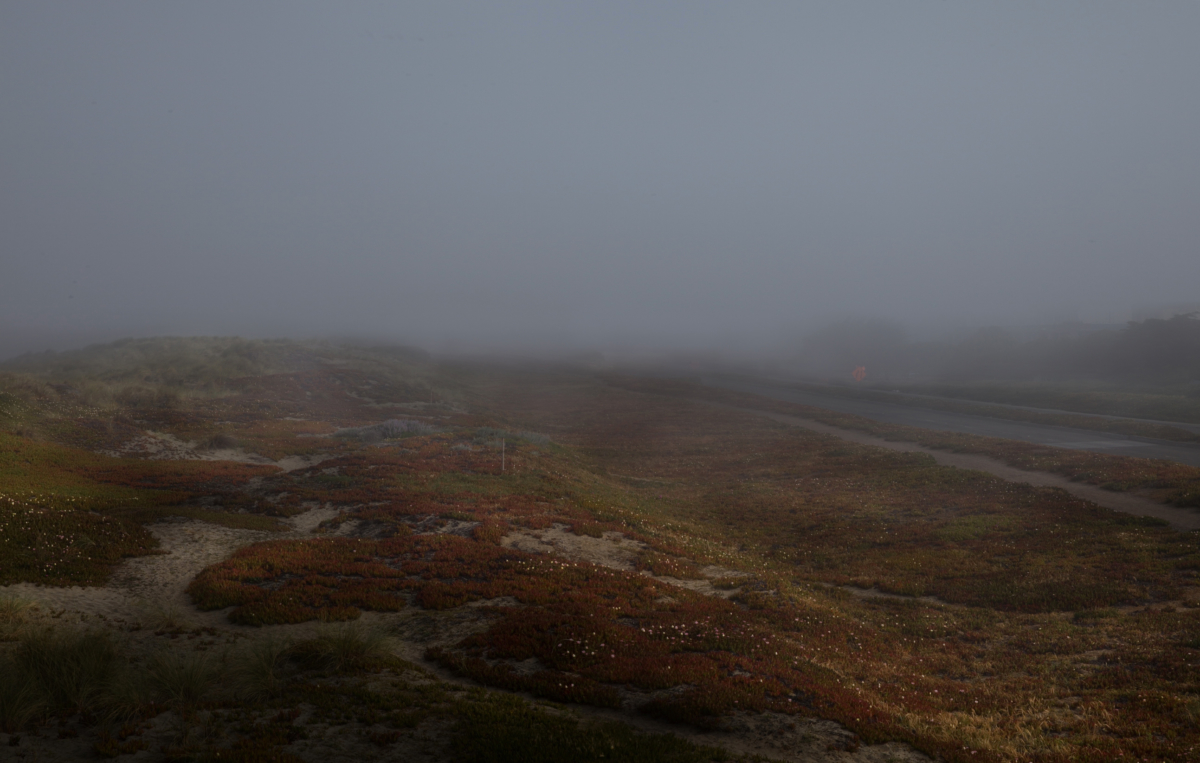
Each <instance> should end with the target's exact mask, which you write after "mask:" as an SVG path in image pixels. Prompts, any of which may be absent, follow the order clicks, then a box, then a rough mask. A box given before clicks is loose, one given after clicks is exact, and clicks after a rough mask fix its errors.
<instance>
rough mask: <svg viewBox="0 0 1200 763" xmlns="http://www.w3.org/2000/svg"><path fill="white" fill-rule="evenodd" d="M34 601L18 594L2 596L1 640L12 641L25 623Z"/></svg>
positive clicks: (0, 614)
mask: <svg viewBox="0 0 1200 763" xmlns="http://www.w3.org/2000/svg"><path fill="white" fill-rule="evenodd" d="M31 609H33V602H31V601H29V600H27V599H22V598H20V597H17V596H8V595H5V596H0V641H12V640H13V639H15V638H16V636H17V634H18V633H19V632H20V629H21V626H23V625H24V624H25V620H26V615H27V613H28V612H29V610H31Z"/></svg>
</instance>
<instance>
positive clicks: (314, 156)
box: [0, 0, 1200, 358]
mask: <svg viewBox="0 0 1200 763" xmlns="http://www.w3.org/2000/svg"><path fill="white" fill-rule="evenodd" d="M1198 33H1200V4H1196V3H1190V2H1177V3H1169V2H1162V3H1154V4H1144V3H1139V4H1132V3H1102V2H1092V1H1089V2H1080V3H1074V2H1056V3H994V4H980V3H969V4H959V3H940V2H939V3H934V2H928V3H902V4H901V3H883V2H874V3H855V2H843V1H840V0H839V1H838V2H825V3H817V2H814V3H716V2H714V3H699V2H696V3H653V2H651V3H647V2H636V3H635V2H630V3H617V2H605V3H589V4H582V3H546V4H538V3H531V4H528V3H491V2H488V3H445V2H431V3H352V4H347V3H328V4H313V3H266V2H262V3H253V4H247V3H240V2H237V3H235V2H205V3H123V2H106V3H84V2H77V3H57V2H6V3H3V4H0V358H4V357H9V356H11V355H15V354H18V353H21V352H25V351H41V350H44V349H47V348H54V349H66V348H69V347H74V346H79V345H82V344H86V343H89V342H96V341H106V340H110V339H114V338H117V337H121V336H130V335H132V336H146V335H157V334H238V335H242V336H344V335H357V336H371V337H380V338H391V339H395V340H398V341H404V342H409V343H413V344H418V345H421V346H425V347H428V348H430V349H434V350H446V351H479V350H489V349H490V350H521V351H543V350H545V351H549V350H562V349H564V348H573V349H597V348H599V349H603V348H613V347H619V348H627V349H629V348H633V349H640V350H653V349H664V348H675V349H680V348H682V349H691V350H716V351H720V350H722V349H724V350H731V351H736V352H742V353H747V352H756V351H761V352H769V351H771V350H772V348H775V347H784V346H790V345H789V343H792V344H794V342H795V341H796V338H797V337H799V336H802V335H804V334H805V333H807V332H811V331H813V330H815V329H816V328H817V327H819V326H821V325H823V324H825V323H827V322H829V321H836V320H839V319H844V318H847V317H856V318H859V319H864V320H866V319H881V320H887V321H894V322H898V323H899V324H901V325H903V326H905V327H907V330H908V331H909V332H910V333H912V332H915V333H917V334H919V333H920V332H922V331H925V332H928V331H933V330H935V329H938V328H944V329H952V328H956V327H969V326H986V325H992V324H997V325H1006V326H1011V325H1035V324H1039V323H1051V322H1061V321H1066V320H1070V321H1079V322H1097V323H1116V324H1119V323H1121V322H1123V321H1126V320H1128V319H1130V318H1131V317H1136V315H1137V311H1143V312H1145V311H1151V312H1153V310H1154V309H1155V308H1156V306H1159V305H1165V304H1170V303H1186V302H1189V301H1192V302H1194V301H1195V300H1197V299H1200V296H1198V294H1200V252H1198V251H1197V250H1198V246H1197V243H1198V242H1200V214H1197V208H1196V203H1197V199H1200V141H1197V140H1196V136H1197V135H1198V134H1200V88H1197V87H1196V81H1197V77H1198V76H1200V45H1197V44H1196V39H1197V36H1198Z"/></svg>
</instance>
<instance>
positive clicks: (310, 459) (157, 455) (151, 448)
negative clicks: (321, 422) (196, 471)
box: [101, 432, 335, 472]
mask: <svg viewBox="0 0 1200 763" xmlns="http://www.w3.org/2000/svg"><path fill="white" fill-rule="evenodd" d="M101 453H104V454H105V455H108V456H115V457H118V458H128V457H134V458H146V459H151V460H155V461H236V462H237V463H240V464H257V465H259V466H274V467H278V468H279V469H282V470H283V471H285V472H294V471H296V470H297V469H307V468H308V467H310V466H315V465H317V464H319V463H321V462H322V461H328V460H329V459H331V458H334V457H335V456H334V455H333V454H332V453H316V454H313V455H309V456H286V457H284V458H281V459H279V460H278V461H274V460H272V459H269V458H267V457H266V456H262V455H259V454H258V453H251V452H249V451H247V450H243V449H242V448H201V447H199V444H198V443H194V442H189V441H186V440H181V439H179V438H178V437H176V436H175V435H173V434H170V433H168V432H145V433H143V434H142V435H139V436H138V437H135V438H133V439H132V440H129V441H128V442H125V443H123V444H122V445H121V447H119V448H117V449H116V450H105V451H101Z"/></svg>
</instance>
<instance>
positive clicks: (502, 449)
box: [500, 437, 504, 474]
mask: <svg viewBox="0 0 1200 763" xmlns="http://www.w3.org/2000/svg"><path fill="white" fill-rule="evenodd" d="M500 473H501V474H504V438H503V437H501V438H500Z"/></svg>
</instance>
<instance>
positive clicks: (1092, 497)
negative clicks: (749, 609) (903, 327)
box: [709, 403, 1200, 531]
mask: <svg viewBox="0 0 1200 763" xmlns="http://www.w3.org/2000/svg"><path fill="white" fill-rule="evenodd" d="M709 405H716V406H718V407H720V408H725V409H728V410H733V411H741V412H743V413H750V414H754V415H755V416H763V417H765V418H768V419H771V420H773V421H778V422H780V423H782V424H788V425H790V426H797V427H803V428H804V429H808V430H811V431H813V432H820V433H821V434H827V435H833V436H834V437H838V438H840V439H843V440H849V441H850V442H856V443H860V444H862V445H874V446H875V447H877V448H887V449H888V450H897V451H901V452H905V453H925V454H927V455H929V456H932V457H933V459H934V460H935V461H937V462H938V463H939V464H941V465H942V466H953V467H956V468H959V469H974V470H976V471H981V472H987V473H988V474H994V475H995V476H997V477H1000V478H1001V479H1005V480H1008V481H1009V482H1024V483H1027V484H1030V485H1036V486H1037V487H1056V488H1060V489H1062V490H1065V491H1067V492H1068V493H1070V494H1071V495H1073V496H1075V497H1077V498H1082V499H1084V500H1085V501H1091V502H1092V503H1094V504H1097V505H1099V506H1103V507H1104V508H1106V509H1112V510H1113V511H1120V512H1123V513H1125V514H1136V515H1139V516H1146V517H1155V518H1157V519H1162V520H1164V521H1166V522H1168V523H1169V524H1170V525H1171V527H1173V528H1175V529H1176V530H1184V531H1187V530H1200V512H1196V511H1192V510H1190V509H1184V508H1177V507H1175V506H1168V505H1166V504H1162V503H1159V502H1158V501H1154V500H1151V499H1149V498H1146V497H1144V496H1142V495H1138V494H1136V493H1114V492H1112V491H1111V490H1103V489H1101V488H1099V487H1096V486H1095V485H1087V484H1084V483H1082V482H1072V481H1071V480H1069V479H1067V478H1066V477H1063V476H1060V475H1057V474H1051V473H1049V472H1032V471H1026V470H1024V469H1017V468H1016V467H1012V466H1009V465H1008V464H1006V463H1004V462H1003V461H999V460H997V459H994V458H989V457H987V456H980V455H975V454H971V453H950V452H947V451H944V450H934V449H933V448H926V447H925V446H923V445H918V444H916V443H912V442H893V441H891V440H884V439H883V438H880V437H872V436H871V435H869V434H864V433H862V432H856V431H854V430H851V429H841V428H839V427H833V426H829V425H828V424H822V423H819V422H816V421H813V420H811V419H806V418H803V417H800V416H791V415H788V414H784V413H773V412H770V411H759V410H755V409H753V408H738V407H735V406H729V405H720V404H718V403H709Z"/></svg>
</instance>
